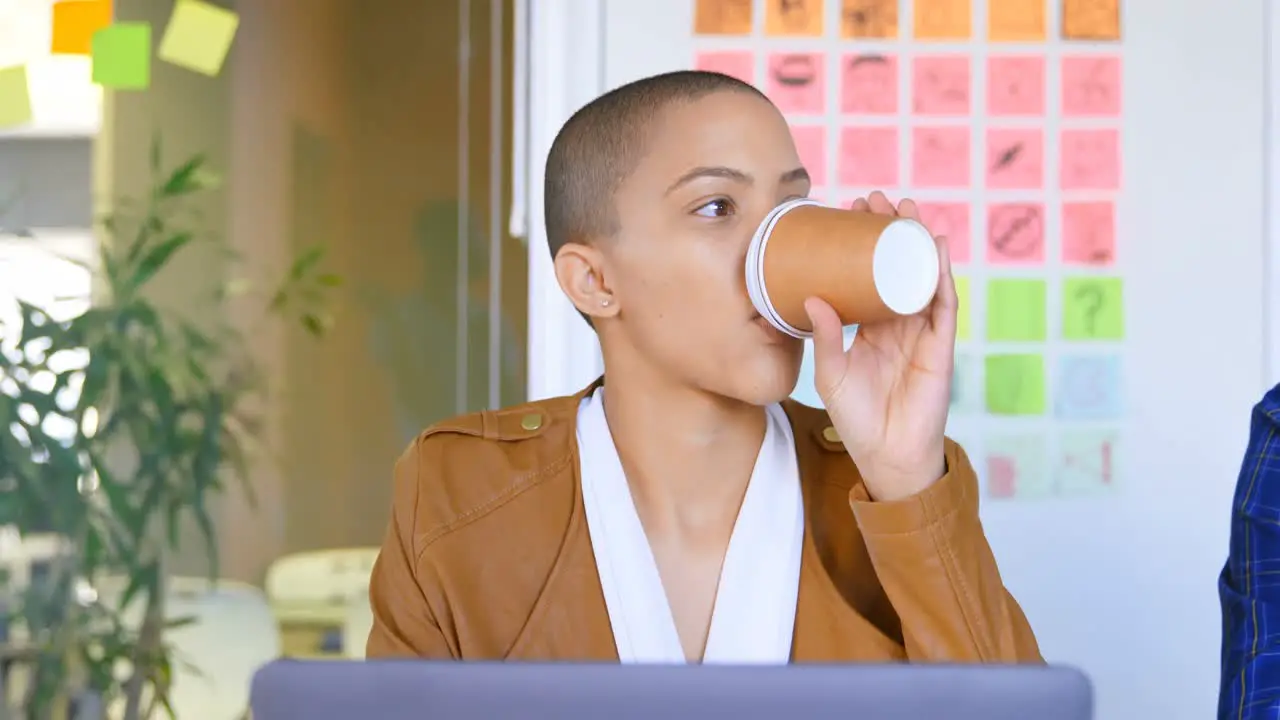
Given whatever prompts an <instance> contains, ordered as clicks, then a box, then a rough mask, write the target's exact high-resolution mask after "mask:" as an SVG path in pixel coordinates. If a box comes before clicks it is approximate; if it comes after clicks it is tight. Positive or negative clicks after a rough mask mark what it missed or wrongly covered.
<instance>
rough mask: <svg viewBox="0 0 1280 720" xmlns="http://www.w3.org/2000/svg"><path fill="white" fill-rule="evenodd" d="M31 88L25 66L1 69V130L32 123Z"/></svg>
mask: <svg viewBox="0 0 1280 720" xmlns="http://www.w3.org/2000/svg"><path fill="white" fill-rule="evenodd" d="M31 120H32V114H31V86H30V83H28V81H27V68H26V66H25V65H15V66H13V67H7V68H0V130H3V129H7V128H14V127H18V126H19V125H26V124H27V123H29V122H31Z"/></svg>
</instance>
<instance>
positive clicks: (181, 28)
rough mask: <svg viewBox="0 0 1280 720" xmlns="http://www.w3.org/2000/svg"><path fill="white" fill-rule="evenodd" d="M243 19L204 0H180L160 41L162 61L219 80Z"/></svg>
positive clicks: (159, 54) (159, 53) (174, 7)
mask: <svg viewBox="0 0 1280 720" xmlns="http://www.w3.org/2000/svg"><path fill="white" fill-rule="evenodd" d="M239 26H240V16H239V15H236V14H235V13H234V12H232V11H230V10H226V9H223V8H220V7H218V6H217V5H211V4H209V3H207V2H202V1H201V0H178V2H177V4H175V5H174V6H173V16H172V17H171V18H170V19H169V26H168V27H166V28H165V31H164V37H162V38H161V39H160V50H159V52H158V53H157V54H158V56H159V57H160V59H161V60H163V61H165V62H167V63H172V64H174V65H177V66H179V67H184V68H186V69H188V70H193V71H195V72H198V73H201V74H203V75H208V76H210V77H215V76H217V74H218V73H219V72H221V71H222V63H223V62H224V61H225V60H226V59H227V52H228V51H229V50H230V49H231V41H232V40H234V39H235V36H236V28H238V27H239Z"/></svg>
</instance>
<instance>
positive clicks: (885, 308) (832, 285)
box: [746, 199, 939, 338]
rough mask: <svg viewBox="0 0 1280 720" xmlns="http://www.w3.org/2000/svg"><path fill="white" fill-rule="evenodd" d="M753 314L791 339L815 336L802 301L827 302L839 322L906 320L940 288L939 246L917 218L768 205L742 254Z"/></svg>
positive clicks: (814, 205)
mask: <svg viewBox="0 0 1280 720" xmlns="http://www.w3.org/2000/svg"><path fill="white" fill-rule="evenodd" d="M746 265H747V266H746V273H747V294H748V295H750V296H751V304H752V305H754V306H755V309H756V312H758V313H760V315H761V316H762V317H764V318H765V319H766V320H768V321H769V323H770V324H772V325H773V326H774V327H776V328H778V329H779V330H781V331H782V332H785V333H787V334H788V335H791V336H793V337H798V338H808V337H812V336H813V327H812V325H811V324H810V323H809V316H808V315H807V314H806V313H805V311H804V301H805V300H806V299H808V298H811V297H818V298H821V299H823V300H825V301H826V302H828V303H829V304H830V305H831V307H832V308H834V309H835V311H836V313H837V314H838V315H839V316H840V320H841V322H843V323H844V324H845V325H860V324H863V323H874V322H880V321H882V320H888V319H890V318H893V317H898V316H902V315H912V314H915V313H918V312H920V311H921V310H923V309H925V308H926V307H928V305H929V303H930V302H931V301H932V300H933V296H934V294H935V293H936V292H937V289H938V275H939V268H938V248H937V246H936V245H935V244H934V241H933V237H932V236H931V235H930V234H929V231H928V230H926V229H925V228H924V226H923V225H921V224H920V223H918V222H916V221H915V220H907V219H905V218H897V217H892V216H887V215H877V214H874V213H866V212H854V211H852V210H841V209H838V208H832V207H827V206H825V205H822V204H821V203H819V202H817V201H814V200H808V199H802V200H790V201H788V202H785V203H783V204H781V205H779V206H778V207H776V208H774V209H773V210H772V211H771V212H770V213H769V214H768V215H766V216H765V219H764V221H763V222H761V223H760V227H759V228H757V229H756V233H755V235H754V236H753V237H752V239H751V245H750V247H749V248H748V250H747V263H746Z"/></svg>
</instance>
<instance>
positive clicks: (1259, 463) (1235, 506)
mask: <svg viewBox="0 0 1280 720" xmlns="http://www.w3.org/2000/svg"><path fill="white" fill-rule="evenodd" d="M1218 596H1219V598H1221V601H1222V679H1221V682H1222V687H1221V690H1220V692H1219V695H1218V718H1219V720H1227V719H1228V718H1232V719H1233V720H1261V719H1262V718H1275V717H1277V711H1278V710H1280V385H1277V386H1275V387H1274V388H1272V389H1271V391H1270V392H1268V393H1267V394H1266V395H1265V396H1264V397H1263V398H1262V402H1260V403H1258V405H1257V406H1256V407H1254V409H1253V422H1252V424H1251V427H1250V432H1249V447H1248V449H1247V450H1246V451H1245V456H1244V463H1243V464H1242V465H1241V467H1240V479H1239V480H1238V481H1237V484H1236V493H1235V500H1234V501H1233V502H1232V505H1231V552H1230V555H1228V557H1227V564H1226V566H1225V567H1224V568H1223V569H1222V575H1221V576H1220V577H1219V578H1218Z"/></svg>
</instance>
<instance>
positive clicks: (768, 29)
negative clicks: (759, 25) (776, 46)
mask: <svg viewBox="0 0 1280 720" xmlns="http://www.w3.org/2000/svg"><path fill="white" fill-rule="evenodd" d="M764 34H765V35H777V36H795V35H821V34H822V0H766V1H765V11H764Z"/></svg>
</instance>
